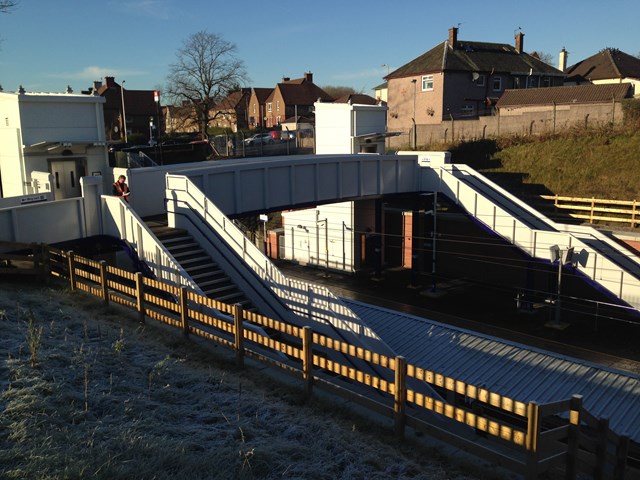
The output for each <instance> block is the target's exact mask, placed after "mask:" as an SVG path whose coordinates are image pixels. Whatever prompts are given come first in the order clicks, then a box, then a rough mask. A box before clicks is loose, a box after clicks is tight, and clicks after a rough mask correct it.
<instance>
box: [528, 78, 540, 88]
mask: <svg viewBox="0 0 640 480" xmlns="http://www.w3.org/2000/svg"><path fill="white" fill-rule="evenodd" d="M538 80H539V78H538V77H533V76H531V77H529V80H528V81H527V88H538Z"/></svg>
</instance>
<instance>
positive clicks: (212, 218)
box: [166, 174, 377, 338]
mask: <svg viewBox="0 0 640 480" xmlns="http://www.w3.org/2000/svg"><path fill="white" fill-rule="evenodd" d="M166 188H167V199H169V200H168V201H169V202H171V201H172V199H177V195H178V194H179V193H184V195H186V196H187V199H186V201H187V203H188V204H189V206H190V208H192V209H193V210H194V211H196V212H197V213H198V214H199V215H201V216H202V218H204V219H205V220H206V222H207V223H209V224H210V225H211V226H212V227H213V228H215V230H216V232H217V234H218V235H220V237H221V238H223V240H224V241H225V242H226V243H227V245H229V246H230V247H231V248H232V249H233V250H234V251H235V252H236V254H237V255H238V256H239V257H240V258H242V260H243V261H244V262H245V263H246V264H247V265H248V266H249V267H250V268H251V269H252V270H253V271H254V272H255V273H256V274H257V275H258V276H259V277H260V278H261V279H262V280H263V281H265V282H266V284H267V285H269V287H270V288H271V289H272V291H274V293H276V294H278V295H280V296H281V298H283V299H284V300H285V302H286V303H287V305H289V306H290V308H291V309H292V310H294V311H296V312H300V311H305V310H304V309H302V308H301V306H300V300H301V299H302V298H303V299H304V300H305V301H306V304H307V305H308V309H307V310H306V311H307V313H312V316H313V317H315V318H321V319H323V320H325V321H329V322H332V323H333V322H335V323H336V326H338V327H339V328H342V329H343V330H345V331H348V332H351V333H352V334H354V335H358V333H357V332H356V331H355V330H354V328H353V327H352V325H353V324H357V325H359V324H360V323H361V320H360V318H359V317H358V316H357V315H356V314H355V313H354V312H353V311H352V310H351V309H350V308H349V307H347V306H346V305H345V304H344V303H343V302H342V301H341V300H340V299H339V298H338V297H336V296H335V295H334V294H333V293H332V292H331V291H330V290H329V289H328V288H326V287H324V286H322V285H314V284H311V283H307V282H302V281H297V280H296V281H294V282H292V281H291V280H290V279H288V278H287V277H286V276H285V275H284V274H283V273H282V272H281V271H280V270H279V269H278V268H277V267H276V266H275V265H273V263H272V262H271V260H270V259H269V258H268V257H267V256H266V255H265V254H264V253H263V252H261V251H260V249H258V247H256V246H255V245H254V244H253V243H252V242H250V241H248V239H247V237H246V236H245V235H244V234H243V233H242V231H240V229H238V227H236V226H235V225H234V223H233V221H231V220H230V219H229V218H228V217H227V216H226V215H224V213H222V211H221V210H220V209H219V208H218V207H217V206H216V205H215V204H214V203H213V201H211V200H210V199H209V198H207V197H206V196H205V195H204V193H203V192H202V191H201V190H200V189H199V188H198V187H197V186H196V185H195V184H194V183H193V182H192V181H191V180H190V179H189V178H188V177H186V176H183V175H176V174H167V175H166ZM189 199H190V200H191V201H192V202H189V201H188V200H189ZM183 200H185V199H183ZM294 284H296V285H299V290H300V291H302V290H303V288H304V289H305V290H306V296H301V295H293V294H292V287H293V285H294ZM329 305H330V306H331V308H328V306H329ZM359 330H361V329H359ZM369 333H370V335H371V336H372V337H375V338H377V336H375V334H374V333H373V332H369Z"/></svg>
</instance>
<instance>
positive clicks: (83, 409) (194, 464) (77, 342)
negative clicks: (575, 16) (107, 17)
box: [0, 283, 487, 480]
mask: <svg viewBox="0 0 640 480" xmlns="http://www.w3.org/2000/svg"><path fill="white" fill-rule="evenodd" d="M0 287H1V288H0V353H1V355H2V359H3V361H2V362H1V363H0V387H1V392H0V408H1V412H2V413H1V415H0V477H1V478H7V479H23V478H30V479H54V478H55V479H57V478H104V479H142V478H145V479H146V478H149V479H151V478H153V479H176V478H189V479H216V478H220V479H233V478H238V479H270V478H273V479H276V478H278V479H307V478H313V479H335V478H342V479H354V480H355V479H367V480H371V479H388V478H394V479H463V478H482V477H481V476H480V475H477V476H468V475H465V474H463V473H461V472H462V470H460V469H458V468H457V467H454V466H452V464H451V463H450V462H447V460H446V459H444V458H440V457H436V458H434V451H433V450H429V449H426V448H421V449H416V448H412V447H407V446H406V444H405V445H404V446H403V445H397V444H396V443H395V442H394V441H393V440H390V439H391V436H390V434H389V433H388V432H387V430H385V429H376V427H370V426H367V425H360V426H358V428H355V424H354V423H353V422H350V421H348V419H347V418H346V417H345V416H344V415H337V414H336V415H334V414H333V412H332V411H331V409H330V408H331V407H329V408H327V406H326V405H324V406H322V408H316V407H314V405H313V402H312V404H311V405H309V406H307V405H303V404H301V402H300V401H299V400H300V392H295V391H291V387H287V386H279V385H277V384H275V383H274V382H268V381H264V380H263V379H261V378H260V375H259V374H258V373H257V372H251V371H249V369H247V370H245V371H244V372H238V371H237V370H236V369H235V368H234V367H233V364H232V363H231V361H230V359H231V357H230V356H229V355H226V354H222V355H221V354H219V353H215V351H216V348H215V347H203V346H202V345H197V344H195V343H193V342H189V341H188V340H183V339H182V338H181V336H180V333H179V332H178V331H171V330H167V329H163V328H159V327H154V326H145V327H140V326H139V325H138V323H137V321H136V316H135V313H134V312H131V311H128V310H126V309H124V308H121V307H118V306H111V307H104V306H102V305H101V304H100V302H99V301H98V300H96V299H92V298H91V297H88V296H86V295H84V294H81V293H74V292H67V291H61V290H54V289H49V288H44V287H28V286H26V285H19V284H18V285H9V284H7V283H2V284H0ZM24 312H30V315H31V316H32V318H31V320H30V321H31V324H29V321H26V322H25V318H24V315H23V313H24ZM38 332H39V336H38V337H37V338H34V337H33V335H34V333H36V334H37V333H38ZM30 335H31V336H30ZM35 340H37V352H36V353H37V362H35V364H33V363H32V354H33V342H34V341H35ZM29 342H32V343H31V344H30V343H29ZM30 345H31V346H30ZM219 348H221V347H219ZM32 365H33V366H32ZM300 387H301V388H300V389H302V385H300ZM363 430H364V431H363ZM367 430H369V431H368V432H367ZM380 432H383V433H380ZM384 432H387V433H384ZM485 478H487V477H485Z"/></svg>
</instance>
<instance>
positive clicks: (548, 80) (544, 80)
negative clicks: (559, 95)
mask: <svg viewBox="0 0 640 480" xmlns="http://www.w3.org/2000/svg"><path fill="white" fill-rule="evenodd" d="M542 86H543V87H550V86H551V77H542Z"/></svg>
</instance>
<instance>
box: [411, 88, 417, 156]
mask: <svg viewBox="0 0 640 480" xmlns="http://www.w3.org/2000/svg"><path fill="white" fill-rule="evenodd" d="M411 83H413V117H411V121H412V122H413V149H414V150H417V149H418V134H417V132H416V84H417V83H418V80H416V79H415V78H414V79H413V80H411Z"/></svg>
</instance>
